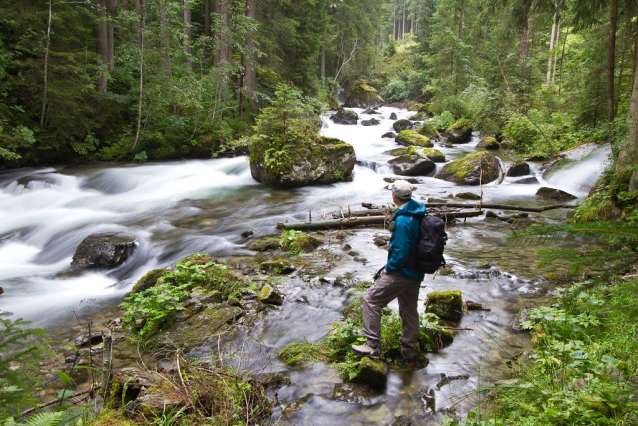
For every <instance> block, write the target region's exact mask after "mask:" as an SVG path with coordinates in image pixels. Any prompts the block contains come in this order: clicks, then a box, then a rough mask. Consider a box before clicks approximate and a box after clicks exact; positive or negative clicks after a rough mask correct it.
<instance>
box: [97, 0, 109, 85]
mask: <svg viewBox="0 0 638 426" xmlns="http://www.w3.org/2000/svg"><path fill="white" fill-rule="evenodd" d="M96 6H97V8H98V9H97V18H98V23H97V27H96V35H97V54H98V57H99V58H100V62H102V66H103V67H104V69H103V70H101V71H100V74H99V76H98V78H97V87H98V90H99V91H100V92H101V93H106V89H107V80H106V71H107V70H108V66H109V44H108V26H107V24H106V0H97V3H96Z"/></svg>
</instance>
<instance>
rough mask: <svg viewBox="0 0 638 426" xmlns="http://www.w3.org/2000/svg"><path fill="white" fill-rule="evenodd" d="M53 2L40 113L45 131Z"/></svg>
mask: <svg viewBox="0 0 638 426" xmlns="http://www.w3.org/2000/svg"><path fill="white" fill-rule="evenodd" d="M52 1H53V0H49V18H48V20H47V38H46V43H45V45H44V80H43V84H42V112H41V113H40V128H42V129H44V124H45V117H46V112H47V96H48V93H49V49H50V47H51V21H52V19H53V4H52Z"/></svg>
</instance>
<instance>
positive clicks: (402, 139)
mask: <svg viewBox="0 0 638 426" xmlns="http://www.w3.org/2000/svg"><path fill="white" fill-rule="evenodd" d="M395 142H396V143H398V144H399V145H403V146H410V145H414V146H421V147H424V148H432V147H433V146H434V144H433V143H432V142H431V141H430V139H428V138H427V137H425V136H423V135H420V134H418V133H417V132H415V131H412V130H402V131H401V132H399V134H398V135H397V137H396V139H395Z"/></svg>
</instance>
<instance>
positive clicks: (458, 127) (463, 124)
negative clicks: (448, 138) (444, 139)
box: [447, 118, 472, 132]
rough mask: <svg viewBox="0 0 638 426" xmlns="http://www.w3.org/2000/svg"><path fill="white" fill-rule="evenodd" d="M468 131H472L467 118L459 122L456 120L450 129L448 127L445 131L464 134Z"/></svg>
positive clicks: (470, 123)
mask: <svg viewBox="0 0 638 426" xmlns="http://www.w3.org/2000/svg"><path fill="white" fill-rule="evenodd" d="M468 129H469V130H472V122H471V121H470V120H468V119H467V118H461V119H460V120H457V121H456V122H455V123H454V124H452V125H451V126H450V127H448V129H447V131H448V132H453V131H461V132H465V131H467V130H468Z"/></svg>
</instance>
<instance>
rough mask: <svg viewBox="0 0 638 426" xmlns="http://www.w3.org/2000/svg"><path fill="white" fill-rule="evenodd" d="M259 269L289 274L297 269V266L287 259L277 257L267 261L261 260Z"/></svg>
mask: <svg viewBox="0 0 638 426" xmlns="http://www.w3.org/2000/svg"><path fill="white" fill-rule="evenodd" d="M259 269H260V270H261V271H264V272H271V273H274V274H287V273H290V272H292V271H294V270H295V268H294V267H293V266H292V265H291V264H290V262H288V261H287V260H285V259H275V260H271V261H267V262H261V264H260V265H259Z"/></svg>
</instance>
